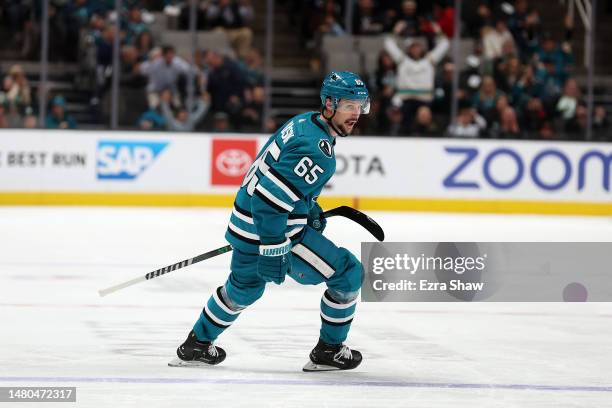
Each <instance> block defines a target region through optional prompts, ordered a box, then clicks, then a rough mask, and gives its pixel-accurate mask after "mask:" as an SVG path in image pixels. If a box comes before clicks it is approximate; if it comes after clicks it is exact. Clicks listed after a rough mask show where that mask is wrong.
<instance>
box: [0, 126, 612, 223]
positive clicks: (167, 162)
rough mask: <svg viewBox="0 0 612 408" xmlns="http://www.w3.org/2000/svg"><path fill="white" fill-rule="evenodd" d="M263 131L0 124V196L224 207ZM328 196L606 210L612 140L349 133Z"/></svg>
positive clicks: (385, 205)
mask: <svg viewBox="0 0 612 408" xmlns="http://www.w3.org/2000/svg"><path fill="white" fill-rule="evenodd" d="M266 140H267V136H265V135H244V134H216V135H213V134H187V135H180V134H172V133H165V132H164V133H161V132H160V133H156V132H147V133H143V132H93V131H25V130H6V131H2V132H0V204H4V205H126V206H129V205H138V206H140V205H146V206H209V207H226V206H230V205H231V204H232V202H233V196H234V193H235V191H236V189H237V188H238V186H239V185H240V183H241V181H242V178H243V176H244V174H245V173H246V171H247V170H248V168H249V166H250V164H251V162H252V161H253V159H254V158H255V156H256V154H257V152H258V150H259V147H261V146H262V145H263V144H264V143H265V141H266ZM335 148H336V149H337V151H336V159H337V172H336V175H335V176H334V177H333V178H332V180H331V182H330V183H329V184H328V185H327V186H326V189H325V191H324V192H323V194H322V197H321V202H322V203H323V204H324V205H325V206H332V205H338V204H348V205H352V206H355V207H358V208H362V209H366V210H397V211H453V212H485V213H527V214H528V213H533V214H583V215H612V200H611V197H612V196H611V194H610V183H611V180H610V173H611V171H612V144H605V143H571V142H559V141H554V142H551V141H545V142H537V141H500V140H496V141H493V140H459V139H418V138H402V139H398V138H385V137H349V138H346V139H341V140H339V141H338V143H337V145H336V146H335Z"/></svg>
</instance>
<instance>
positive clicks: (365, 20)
mask: <svg viewBox="0 0 612 408" xmlns="http://www.w3.org/2000/svg"><path fill="white" fill-rule="evenodd" d="M304 3H307V5H306V6H304ZM304 3H301V2H297V1H296V2H293V5H294V7H295V8H296V9H300V7H302V9H300V10H301V11H302V12H305V11H306V10H308V12H306V13H305V15H306V18H305V19H304V20H303V21H302V25H301V31H300V33H301V38H302V41H303V43H304V45H305V46H306V47H310V48H315V49H317V48H319V47H321V44H322V41H321V37H322V36H343V35H346V33H345V27H344V26H345V24H344V22H345V21H344V10H343V8H342V7H343V4H344V2H343V1H333V0H309V1H307V2H304ZM453 4H454V2H453V1H449V0H434V1H415V0H402V1H386V0H379V1H375V0H358V1H357V2H356V7H355V10H354V13H353V19H352V32H353V34H354V35H360V36H364V35H365V36H384V37H385V40H384V49H383V50H382V51H381V52H380V54H379V56H378V64H377V68H376V70H375V72H371V73H366V74H368V75H369V78H368V79H369V86H370V89H371V90H373V94H374V101H373V102H374V104H373V106H374V112H375V116H376V117H375V119H374V120H366V121H364V122H362V126H361V128H362V129H361V132H362V133H368V134H371V133H379V134H385V135H398V136H401V135H407V136H410V135H412V136H450V137H472V138H513V139H516V138H519V139H522V138H532V139H551V138H559V139H573V140H580V139H584V135H585V133H586V126H587V121H588V110H587V105H586V100H585V98H584V96H583V94H582V92H581V90H580V87H579V86H578V83H577V81H576V78H575V76H574V73H575V58H574V54H573V52H572V46H571V41H572V36H573V32H574V21H573V19H572V18H571V17H570V16H566V18H565V19H564V22H563V25H564V28H565V32H564V34H563V35H561V36H559V37H558V38H557V37H554V36H553V35H552V34H551V33H549V32H547V31H546V30H544V28H543V27H542V24H541V18H540V13H541V12H542V11H543V10H538V9H536V8H534V7H532V5H531V4H530V2H529V0H515V1H513V2H512V1H496V0H489V1H487V0H464V1H463V3H462V15H461V20H462V25H461V30H462V32H461V43H462V45H463V44H468V46H469V48H470V50H469V53H468V55H462V58H465V61H463V60H461V61H453V60H452V58H451V55H449V49H450V48H449V41H450V39H451V38H452V37H453V35H454V31H455V27H454V19H455V10H454V8H453ZM315 55H316V54H315ZM455 70H459V73H458V76H459V89H458V93H457V99H458V115H457V117H456V119H455V120H454V121H453V122H452V123H449V119H450V113H451V103H452V99H451V98H452V94H453V92H452V91H453V87H452V82H453V81H452V80H453V76H454V72H455ZM368 119H369V118H368ZM592 122H593V129H594V135H595V138H597V139H601V140H610V139H611V136H610V135H609V118H608V112H607V111H606V108H605V107H604V106H595V109H594V112H593V117H592Z"/></svg>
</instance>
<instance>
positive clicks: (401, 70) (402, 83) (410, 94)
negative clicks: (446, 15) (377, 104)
mask: <svg viewBox="0 0 612 408" xmlns="http://www.w3.org/2000/svg"><path fill="white" fill-rule="evenodd" d="M432 27H433V28H434V30H435V32H436V33H437V35H438V38H437V44H436V46H435V48H434V49H433V50H431V51H430V52H426V49H425V47H424V45H423V44H421V42H420V41H412V43H411V44H410V45H409V47H408V51H407V53H404V52H403V51H402V50H401V49H400V48H399V47H398V46H397V44H396V43H395V41H394V40H393V38H391V37H387V38H385V50H386V51H387V52H388V53H389V55H390V56H391V58H392V59H393V60H394V62H395V63H396V64H397V91H396V93H395V95H394V96H393V100H394V103H395V104H396V105H397V106H401V107H402V114H403V120H404V127H405V128H406V129H410V128H411V125H412V120H413V118H414V114H415V112H416V111H417V109H418V108H419V107H420V106H422V105H430V104H431V103H432V101H433V97H434V92H433V91H434V76H435V68H436V65H437V64H438V63H439V62H440V61H441V60H442V58H443V57H444V55H445V54H446V52H447V51H448V48H449V42H448V39H447V38H446V36H445V35H444V34H443V33H442V32H441V30H440V27H439V26H438V25H437V24H435V23H432Z"/></svg>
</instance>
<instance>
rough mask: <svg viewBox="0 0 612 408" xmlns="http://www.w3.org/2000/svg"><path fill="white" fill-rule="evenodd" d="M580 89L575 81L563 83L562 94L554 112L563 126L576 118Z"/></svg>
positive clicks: (569, 80) (571, 79)
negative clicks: (559, 117)
mask: <svg viewBox="0 0 612 408" xmlns="http://www.w3.org/2000/svg"><path fill="white" fill-rule="evenodd" d="M580 99H581V95H580V88H578V83H577V82H576V80H575V79H573V78H570V79H568V80H567V81H566V82H565V86H564V87H563V94H562V95H561V98H559V101H558V102H557V106H556V111H557V113H558V114H559V115H560V116H561V119H562V120H563V123H564V125H567V124H568V123H569V122H570V121H572V120H573V119H575V117H576V109H577V108H578V103H579V102H580Z"/></svg>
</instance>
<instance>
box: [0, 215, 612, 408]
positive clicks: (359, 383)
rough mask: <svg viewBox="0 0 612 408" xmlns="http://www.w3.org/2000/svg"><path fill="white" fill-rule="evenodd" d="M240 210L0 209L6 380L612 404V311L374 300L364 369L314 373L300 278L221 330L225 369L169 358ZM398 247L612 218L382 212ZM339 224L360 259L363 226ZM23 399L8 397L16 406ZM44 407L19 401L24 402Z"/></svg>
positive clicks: (112, 401) (217, 394) (183, 403)
mask: <svg viewBox="0 0 612 408" xmlns="http://www.w3.org/2000/svg"><path fill="white" fill-rule="evenodd" d="M228 215H229V211H228V210H225V209H224V210H205V209H140V208H133V209H122V208H11V207H3V208H0V231H2V234H1V235H0V248H1V249H0V367H1V368H0V386H33V385H44V386H48V385H58V386H76V387H78V391H77V404H76V405H75V404H70V403H66V404H54V405H53V406H70V407H74V406H78V407H111V406H113V407H115V406H117V407H125V406H130V407H145V408H156V407H170V406H172V407H174V406H176V407H214V406H223V407H234V406H240V407H258V406H270V407H273V406H274V407H276V406H278V407H294V406H295V407H302V406H312V407H325V406H329V407H344V406H351V407H361V406H364V407H365V406H384V407H399V406H401V407H428V408H433V407H453V408H454V407H487V408H491V407H580V408H582V407H612V305H611V304H604V303H586V304H563V303H538V304H535V303H528V304H525V303H523V304H519V303H461V304H460V303H444V304H442V303H419V304H417V303H387V304H374V303H361V304H359V305H358V309H357V316H356V318H355V320H354V323H353V327H352V330H351V333H350V335H349V339H348V344H349V345H350V346H353V347H354V348H356V349H359V350H361V351H362V352H363V354H364V358H365V359H364V362H363V364H362V365H361V366H360V367H359V368H358V369H357V370H355V371H352V372H334V373H309V374H306V373H303V372H301V367H302V365H303V364H304V363H305V362H306V359H307V355H308V352H309V351H310V349H311V348H312V346H313V345H314V344H315V342H316V340H317V336H318V329H319V324H320V320H319V313H318V308H319V299H320V296H321V293H322V291H323V287H321V286H318V287H304V286H299V285H298V284H296V283H295V282H293V281H289V280H288V281H287V282H286V283H285V284H284V285H282V287H278V286H275V285H269V286H268V288H267V290H266V293H265V295H264V297H263V298H262V299H261V300H259V301H258V302H257V303H256V304H255V305H253V306H252V307H251V308H250V309H249V310H248V311H246V312H245V313H243V314H242V315H241V317H240V318H239V320H238V321H237V323H236V324H235V325H234V326H232V328H231V329H230V330H228V331H227V332H226V333H224V334H223V335H222V337H220V338H219V340H218V344H219V345H221V346H223V347H224V348H225V349H226V350H227V352H228V358H227V360H226V361H225V362H224V363H223V364H222V365H220V366H217V367H210V368H204V369H194V368H170V367H167V365H166V364H167V362H168V361H169V360H170V359H171V358H173V356H174V352H175V348H176V346H177V345H178V344H180V343H181V342H182V341H183V339H184V337H185V335H186V334H187V332H188V331H189V330H190V328H191V327H192V325H193V323H194V322H195V320H196V319H197V317H198V315H199V313H200V310H201V308H202V306H203V304H204V302H205V301H206V300H207V298H208V296H209V294H210V293H211V291H212V290H213V289H214V288H216V287H217V286H218V285H220V284H222V283H223V282H224V280H225V278H226V276H227V273H228V264H229V259H230V255H228V254H226V255H222V256H219V257H217V258H215V259H211V260H209V261H205V262H202V263H200V264H197V265H194V266H192V267H189V268H186V269H182V270H180V271H176V272H173V273H171V274H170V275H166V276H163V277H161V278H158V279H154V280H152V281H149V282H144V283H142V284H139V285H137V286H134V287H131V288H128V289H125V290H123V291H121V292H117V293H115V294H113V295H109V296H108V297H105V298H99V297H98V294H97V290H98V289H100V288H104V287H107V286H110V285H113V284H115V283H119V282H121V281H124V280H127V279H130V278H133V277H136V276H139V275H142V274H144V273H146V272H149V271H150V270H153V269H156V268H158V267H161V266H164V265H167V264H170V263H173V262H176V261H178V260H182V259H185V258H189V257H191V256H194V255H196V254H199V253H201V252H205V251H206V250H209V249H211V248H215V247H217V246H221V245H223V244H224V240H223V233H224V230H225V227H226V222H227V219H228ZM372 216H373V217H374V218H375V219H377V220H379V222H380V224H381V225H382V226H383V228H384V229H385V231H386V232H387V237H388V240H389V241H521V240H527V241H548V240H550V241H609V240H611V239H612V220H611V219H609V218H572V217H542V216H540V217H526V216H503V217H499V216H478V215H456V214H453V215H441V214H403V213H372ZM328 235H329V236H330V237H331V238H332V239H334V240H335V241H336V242H337V243H339V244H340V245H342V246H346V247H348V248H349V249H351V250H353V251H355V252H357V253H358V251H359V243H360V241H362V240H370V238H369V237H368V235H367V233H366V232H364V231H362V230H360V229H359V227H358V226H356V225H355V224H353V223H351V222H350V221H345V220H342V219H339V218H335V219H332V220H330V221H329V224H328ZM5 405H6V406H12V404H2V403H0V407H2V406H5ZM28 405H30V406H36V407H40V404H19V405H15V406H18V407H26V406H28Z"/></svg>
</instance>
